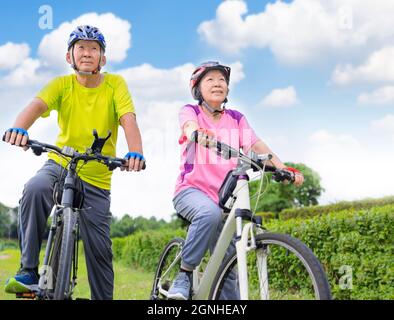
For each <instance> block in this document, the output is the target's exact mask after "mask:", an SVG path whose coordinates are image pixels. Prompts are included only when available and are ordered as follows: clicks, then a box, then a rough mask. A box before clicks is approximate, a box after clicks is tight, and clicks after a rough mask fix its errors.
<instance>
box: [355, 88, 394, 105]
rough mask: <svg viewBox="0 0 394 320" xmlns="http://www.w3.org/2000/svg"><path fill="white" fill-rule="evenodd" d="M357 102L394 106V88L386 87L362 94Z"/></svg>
mask: <svg viewBox="0 0 394 320" xmlns="http://www.w3.org/2000/svg"><path fill="white" fill-rule="evenodd" d="M357 102H358V103H359V104H380V105H386V104H393V103H394V86H384V87H382V88H378V89H376V90H375V91H372V92H369V93H365V92H364V93H361V94H360V95H359V96H358V98H357Z"/></svg>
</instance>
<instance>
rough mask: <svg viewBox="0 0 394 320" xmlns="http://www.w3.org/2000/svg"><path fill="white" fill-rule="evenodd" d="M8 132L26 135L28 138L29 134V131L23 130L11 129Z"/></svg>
mask: <svg viewBox="0 0 394 320" xmlns="http://www.w3.org/2000/svg"><path fill="white" fill-rule="evenodd" d="M7 131H9V132H11V133H12V132H14V131H16V133H17V134H22V135H24V136H28V135H29V134H28V133H27V131H26V130H25V129H23V128H10V129H8V130H7Z"/></svg>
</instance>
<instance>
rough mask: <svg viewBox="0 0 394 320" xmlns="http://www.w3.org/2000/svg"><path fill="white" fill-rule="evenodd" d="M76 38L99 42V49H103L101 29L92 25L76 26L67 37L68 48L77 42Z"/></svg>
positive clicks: (104, 44)
mask: <svg viewBox="0 0 394 320" xmlns="http://www.w3.org/2000/svg"><path fill="white" fill-rule="evenodd" d="M78 40H90V41H97V42H98V43H99V44H100V47H101V49H103V51H105V47H106V43H105V39H104V36H103V34H102V33H101V31H100V30H99V29H98V28H96V27H93V26H89V25H84V26H78V27H77V28H76V29H75V30H74V31H73V32H71V34H70V38H69V39H68V43H67V45H68V50H70V48H71V47H72V46H73V45H74V44H75V42H77V41H78Z"/></svg>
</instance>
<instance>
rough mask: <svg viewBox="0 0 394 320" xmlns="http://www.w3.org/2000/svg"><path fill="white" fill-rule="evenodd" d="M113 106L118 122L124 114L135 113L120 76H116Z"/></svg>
mask: <svg viewBox="0 0 394 320" xmlns="http://www.w3.org/2000/svg"><path fill="white" fill-rule="evenodd" d="M114 104H115V110H116V114H117V117H118V120H119V119H120V118H121V117H122V116H123V115H124V114H126V113H129V112H132V113H135V109H134V104H133V100H132V98H131V94H130V92H129V89H128V87H127V83H126V81H125V80H124V79H123V78H122V77H121V76H117V80H116V86H115V88H114Z"/></svg>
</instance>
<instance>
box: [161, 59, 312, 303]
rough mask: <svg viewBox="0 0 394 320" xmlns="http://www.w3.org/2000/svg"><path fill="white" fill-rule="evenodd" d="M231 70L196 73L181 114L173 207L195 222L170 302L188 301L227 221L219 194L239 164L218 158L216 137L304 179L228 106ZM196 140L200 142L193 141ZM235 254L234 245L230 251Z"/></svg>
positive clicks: (212, 65)
mask: <svg viewBox="0 0 394 320" xmlns="http://www.w3.org/2000/svg"><path fill="white" fill-rule="evenodd" d="M230 71H231V69H230V68H229V67H227V66H224V65H221V64H219V63H218V62H205V63H203V64H201V65H200V66H199V67H197V69H196V70H195V71H194V72H193V74H192V77H191V80H190V88H191V93H192V96H193V98H194V99H196V100H198V104H197V105H186V106H184V107H183V108H182V109H181V110H180V113H179V121H180V128H181V131H182V135H181V138H180V140H179V143H180V144H181V146H182V160H181V174H180V175H179V177H178V179H177V183H176V190H175V195H174V200H173V202H174V207H175V209H176V210H177V213H178V214H179V215H181V216H182V217H183V218H185V219H187V220H188V221H190V222H191V224H190V226H189V230H188V234H187V237H186V241H185V244H184V247H183V251H182V261H181V269H180V272H179V274H178V276H177V277H176V279H175V281H174V283H173V285H172V286H171V288H170V290H169V292H168V298H170V299H184V300H186V299H188V298H189V296H190V286H191V281H190V276H191V274H192V271H193V270H194V269H195V268H196V267H197V266H198V265H199V264H200V262H201V259H202V258H203V256H204V255H205V252H206V251H207V249H209V250H210V251H211V252H212V251H213V249H214V247H215V244H216V241H217V239H218V236H219V234H220V230H221V228H222V226H223V223H222V214H221V213H222V210H221V208H220V207H219V205H218V201H219V199H218V191H219V189H220V186H221V184H222V182H223V180H224V178H225V177H226V174H227V173H228V172H229V171H230V170H232V169H234V168H235V166H236V160H234V159H230V160H224V159H222V158H219V157H218V156H217V155H216V154H215V152H214V151H212V150H209V149H207V148H206V147H205V146H206V145H207V144H209V143H210V142H211V141H212V140H213V139H216V140H218V141H221V142H224V143H226V144H229V145H231V146H232V147H233V148H236V149H239V148H242V149H243V151H244V152H249V151H250V150H251V151H253V152H255V153H257V154H263V153H270V154H272V155H273V157H272V159H271V163H270V165H273V166H275V167H277V168H279V169H287V170H289V171H292V172H294V173H295V182H294V183H295V185H297V186H299V185H302V183H303V180H304V178H303V175H302V174H301V173H300V172H299V171H297V170H295V169H293V168H287V167H286V166H285V165H284V164H283V163H282V162H281V161H280V160H279V158H278V157H277V156H276V155H275V154H274V153H273V152H272V151H271V150H270V149H269V148H268V146H267V145H266V144H265V143H264V142H263V141H262V140H260V139H259V138H258V137H257V136H256V135H255V133H254V131H253V129H252V128H251V127H250V126H249V124H248V122H247V120H246V118H245V116H244V115H243V114H241V113H240V112H238V111H235V110H229V109H226V108H225V103H226V102H227V95H228V92H229V89H228V86H229V82H230ZM194 137H198V138H197V141H196V142H197V143H194V141H193V140H194ZM229 250H234V243H232V244H231V245H230V247H229V249H228V252H229ZM234 286H235V283H234V282H233V284H232V288H231V284H229V285H226V289H227V290H224V291H225V293H224V295H223V296H222V298H224V299H237V298H238V295H237V290H236V288H234Z"/></svg>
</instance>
